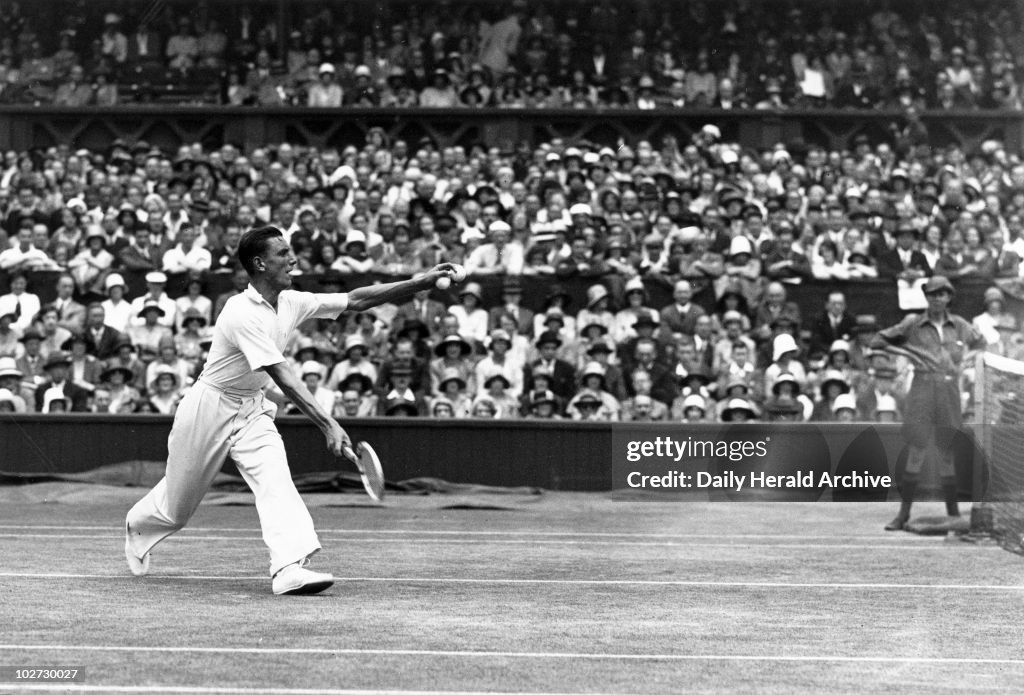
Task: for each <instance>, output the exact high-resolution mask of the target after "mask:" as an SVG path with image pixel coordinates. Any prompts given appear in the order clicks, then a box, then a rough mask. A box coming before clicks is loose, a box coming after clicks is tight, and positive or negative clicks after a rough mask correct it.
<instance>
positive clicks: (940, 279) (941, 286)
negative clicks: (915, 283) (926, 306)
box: [921, 275, 956, 294]
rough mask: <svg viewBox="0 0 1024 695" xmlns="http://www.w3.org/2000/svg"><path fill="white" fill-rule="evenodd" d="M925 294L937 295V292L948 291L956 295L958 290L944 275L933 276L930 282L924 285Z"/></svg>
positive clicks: (929, 279)
mask: <svg viewBox="0 0 1024 695" xmlns="http://www.w3.org/2000/svg"><path fill="white" fill-rule="evenodd" d="M921 289H922V291H923V292H924V293H925V294H935V293H936V292H942V291H948V292H949V293H950V294H956V290H955V289H954V288H953V283H952V282H950V281H949V278H947V277H945V276H943V275H933V276H931V277H930V278H928V281H927V282H926V283H924V287H923V288H921Z"/></svg>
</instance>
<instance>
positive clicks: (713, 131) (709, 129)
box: [700, 123, 722, 140]
mask: <svg viewBox="0 0 1024 695" xmlns="http://www.w3.org/2000/svg"><path fill="white" fill-rule="evenodd" d="M700 132H701V133H702V134H704V135H707V136H709V137H713V138H714V139H715V140H719V139H721V137H722V131H721V130H719V128H718V126H716V125H714V124H713V123H708V124H706V125H705V126H704V127H703V128H701V129H700Z"/></svg>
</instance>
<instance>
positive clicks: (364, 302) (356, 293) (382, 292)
mask: <svg viewBox="0 0 1024 695" xmlns="http://www.w3.org/2000/svg"><path fill="white" fill-rule="evenodd" d="M455 271H456V268H455V265H454V264H452V263H441V264H440V265H435V266H434V267H433V268H431V269H430V270H428V271H427V272H425V273H423V274H422V275H420V276H418V277H414V278H412V279H411V280H402V281H401V282H389V283H387V284H384V285H369V286H367V287H358V288H356V289H354V290H352V291H351V292H349V293H348V310H349V311H354V312H357V313H358V312H360V311H366V310H367V309H372V308H373V307H375V306H379V305H380V304H385V303H387V302H394V301H396V300H399V299H403V298H405V297H408V296H410V295H413V294H415V293H417V292H420V291H422V290H429V289H431V288H432V287H433V286H434V283H436V282H437V281H438V279H439V278H442V277H447V278H450V279H453V280H454V278H455Z"/></svg>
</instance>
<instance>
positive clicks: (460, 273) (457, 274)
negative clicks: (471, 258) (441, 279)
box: [452, 265, 467, 282]
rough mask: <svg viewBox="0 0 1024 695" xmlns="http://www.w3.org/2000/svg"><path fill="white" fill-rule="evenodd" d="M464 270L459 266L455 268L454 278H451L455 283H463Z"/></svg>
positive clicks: (464, 277)
mask: <svg viewBox="0 0 1024 695" xmlns="http://www.w3.org/2000/svg"><path fill="white" fill-rule="evenodd" d="M466 275H467V273H466V269H465V268H464V267H462V266H461V265H456V266H455V276H454V277H453V278H452V279H453V280H454V281H455V282H463V281H465V279H466Z"/></svg>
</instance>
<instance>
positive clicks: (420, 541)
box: [0, 529, 1001, 550]
mask: <svg viewBox="0 0 1024 695" xmlns="http://www.w3.org/2000/svg"><path fill="white" fill-rule="evenodd" d="M118 533H120V531H119V530H118V531H115V530H112V529H111V532H110V533H0V538H10V539H14V540H17V539H19V538H25V539H29V538H55V539H58V540H62V539H66V538H67V539H69V538H74V539H79V540H81V539H89V540H106V541H109V540H112V539H114V538H120V537H119V536H117V535H116V534H118ZM321 535H322V534H321ZM175 540H183V541H251V542H253V543H256V542H262V541H263V537H262V536H242V535H238V536H213V535H199V534H194V533H193V534H184V535H183V534H180V533H179V534H177V535H176V536H175ZM331 540H332V541H338V540H341V542H344V543H374V544H382V543H390V544H395V545H401V544H410V543H411V544H415V545H481V544H483V545H559V546H565V545H579V546H584V545H596V546H625V547H637V548H644V547H654V548H744V549H748V548H792V549H799V548H825V549H829V550H879V549H886V550H936V549H939V550H941V549H943V548H944V547H945V546H944V545H942V544H940V543H937V542H935V539H934V538H933V541H932V542H931V543H923V542H922V543H911V544H906V545H897V544H894V543H758V542H754V541H753V540H752V539H749V538H744V539H742V540H739V539H737V542H734V543H690V542H685V543H680V542H677V541H626V540H623V541H613V540H573V539H571V538H565V539H541V540H538V539H536V538H519V539H507V538H502V539H493V538H489V539H468V538H345V539H336V538H332V539H331ZM790 540H792V539H790ZM964 547H968V546H966V545H965V546H964ZM969 547H971V548H978V549H980V550H1001V548H999V547H998V546H995V545H991V546H969Z"/></svg>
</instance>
